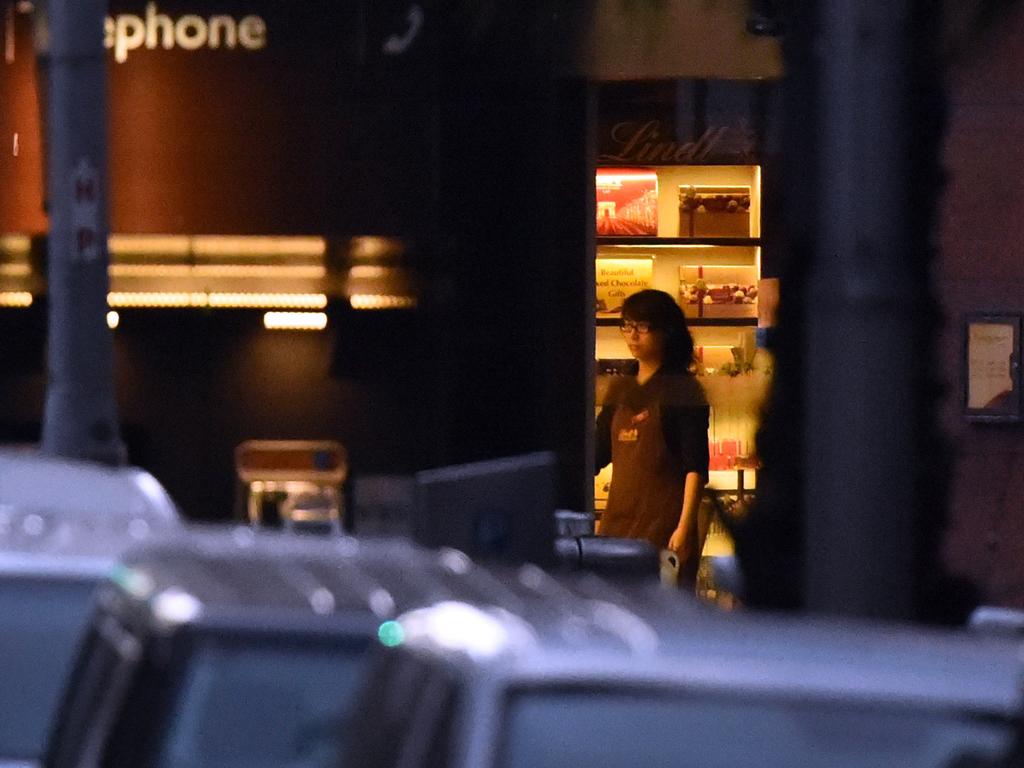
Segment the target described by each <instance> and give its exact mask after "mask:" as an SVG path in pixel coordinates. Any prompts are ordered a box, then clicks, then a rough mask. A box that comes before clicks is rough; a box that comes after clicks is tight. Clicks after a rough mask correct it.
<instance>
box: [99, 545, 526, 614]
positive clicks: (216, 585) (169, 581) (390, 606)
mask: <svg viewBox="0 0 1024 768" xmlns="http://www.w3.org/2000/svg"><path fill="white" fill-rule="evenodd" d="M106 589H107V590H108V591H113V592H116V593H117V594H118V595H119V598H118V600H117V603H118V605H119V607H120V609H123V610H129V611H131V612H132V613H133V614H134V616H135V618H136V619H137V620H141V621H143V622H155V623H160V622H161V621H162V620H163V618H165V617H162V616H160V615H158V614H159V612H160V606H161V605H162V604H163V603H161V601H160V600H158V599H156V597H157V596H159V595H172V596H175V600H176V603H175V604H176V605H179V606H180V605H185V604H186V603H187V604H188V605H190V606H192V609H191V610H190V611H188V612H186V613H187V616H186V617H185V618H184V619H182V621H183V622H187V623H192V624H202V623H217V622H219V621H221V620H224V621H228V622H230V623H235V624H237V623H238V622H242V623H245V622H249V621H255V620H257V619H259V620H271V621H276V620H280V621H283V622H286V623H287V622H292V623H293V624H294V623H296V622H299V623H301V622H302V621H313V622H316V623H317V625H322V624H323V623H324V621H327V620H330V619H331V618H339V619H351V618H353V617H362V618H364V619H365V620H366V621H367V622H369V624H368V626H369V625H372V626H373V627H376V623H374V622H381V621H384V620H387V619H391V618H394V617H395V616H397V615H398V613H400V612H401V611H405V610H409V609H411V608H414V607H418V606H423V605H429V604H431V603H434V602H438V601H440V600H446V599H449V600H452V599H462V600H470V601H474V602H484V603H491V602H502V601H506V600H507V599H508V594H507V590H506V589H505V587H504V586H503V584H502V583H501V580H500V579H499V578H498V577H496V576H494V575H493V574H491V573H490V572H488V571H485V570H484V569H482V568H480V567H479V566H477V565H474V564H473V563H472V562H471V561H470V560H469V558H468V557H466V556H465V555H464V554H462V553H460V552H457V551H455V550H428V549H424V548H422V547H418V546H416V545H414V544H413V543H411V542H410V541H408V540H406V539H399V538H380V539H356V538H353V537H348V536H330V537H326V536H312V535H302V534H297V533H286V532H278V531H267V530H260V529H253V528H249V527H245V526H207V527H205V528H200V527H196V526H192V527H190V528H187V529H183V530H182V531H181V532H180V533H179V534H177V535H170V536H166V537H162V538H161V539H160V540H159V541H156V542H155V543H154V544H153V545H151V546H144V547H141V548H139V549H136V550H133V551H132V552H130V553H129V554H128V555H127V556H126V557H125V558H124V561H123V565H122V568H121V569H119V573H118V574H116V575H115V578H113V579H112V580H111V582H110V583H109V585H107V587H106ZM164 602H166V601H164ZM183 615H184V614H183Z"/></svg>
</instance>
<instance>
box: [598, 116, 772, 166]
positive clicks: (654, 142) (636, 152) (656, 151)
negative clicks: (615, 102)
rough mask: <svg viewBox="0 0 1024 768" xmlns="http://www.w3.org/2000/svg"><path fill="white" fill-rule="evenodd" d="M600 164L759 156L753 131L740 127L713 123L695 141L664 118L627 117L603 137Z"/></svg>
mask: <svg viewBox="0 0 1024 768" xmlns="http://www.w3.org/2000/svg"><path fill="white" fill-rule="evenodd" d="M601 149H602V150H604V151H602V152H601V154H600V155H599V156H598V158H597V160H598V162H599V163H644V164H646V165H657V164H659V163H663V164H670V165H675V164H680V165H686V164H708V163H746V162H751V161H753V160H754V159H755V157H756V155H757V144H756V141H755V139H754V134H753V132H752V131H750V130H749V129H747V128H746V127H745V126H744V125H742V123H741V124H740V125H739V126H737V127H733V126H713V127H709V128H708V129H706V130H705V131H704V133H703V134H701V135H700V136H698V137H696V138H694V139H693V140H691V141H680V140H678V139H676V138H674V137H672V133H671V132H670V131H666V130H665V128H664V126H663V125H662V123H661V121H660V120H647V121H644V122H638V121H632V120H626V121H623V122H620V123H616V124H615V125H613V126H612V127H611V130H610V131H608V134H607V135H606V136H605V137H603V141H602V147H601Z"/></svg>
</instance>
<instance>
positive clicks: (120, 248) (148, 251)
mask: <svg viewBox="0 0 1024 768" xmlns="http://www.w3.org/2000/svg"><path fill="white" fill-rule="evenodd" d="M107 250H109V251H110V254H111V255H112V256H123V255H127V254H131V255H135V256H163V257H171V256H179V257H180V256H188V255H189V253H191V250H192V245H191V238H189V237H188V236H186V235H110V236H109V237H108V238H107Z"/></svg>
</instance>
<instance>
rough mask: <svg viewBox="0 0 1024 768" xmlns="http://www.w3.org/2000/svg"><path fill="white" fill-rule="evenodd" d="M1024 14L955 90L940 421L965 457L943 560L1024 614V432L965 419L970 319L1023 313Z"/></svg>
mask: <svg viewBox="0 0 1024 768" xmlns="http://www.w3.org/2000/svg"><path fill="white" fill-rule="evenodd" d="M1022 50H1024V9H1021V8H1017V9H1016V10H1015V11H1014V12H1013V13H1012V14H1009V15H1008V16H1007V17H1006V18H1005V19H1003V20H1002V21H1001V23H1000V25H999V27H998V28H997V29H996V30H995V32H993V33H992V34H991V37H990V38H989V39H986V40H985V41H984V42H983V44H982V45H979V46H978V47H977V50H975V51H974V52H973V53H972V54H971V55H969V56H968V57H967V58H965V59H964V60H962V61H960V62H959V63H958V65H957V67H956V69H955V71H954V73H953V76H952V78H951V81H950V105H949V106H950V114H949V118H950V120H949V126H948V133H947V141H946V150H945V165H946V169H947V173H948V185H947V189H946V193H945V197H944V201H943V206H942V214H941V229H940V245H941V258H940V262H939V265H938V270H937V279H938V281H937V288H938V291H939V295H940V296H941V298H942V300H943V302H944V305H945V308H946V317H947V324H946V327H945V328H944V329H943V330H942V331H941V335H940V361H941V364H942V366H943V371H942V373H943V374H944V376H945V379H946V382H947V384H948V387H949V389H948V395H947V398H946V401H945V407H944V410H943V413H942V419H943V423H944V426H945V428H946V430H947V432H948V434H949V435H950V437H951V438H952V441H953V445H954V448H955V450H956V464H955V473H954V477H953V478H952V481H953V486H952V497H951V502H950V503H951V508H950V526H949V530H948V533H947V538H946V547H945V554H946V559H947V562H948V563H949V565H950V566H951V567H952V569H953V570H955V571H957V572H959V573H963V574H965V575H968V576H970V577H971V578H972V579H973V580H974V581H975V582H976V583H977V584H978V585H979V586H980V587H981V588H982V589H983V591H984V595H985V599H986V600H987V601H988V602H990V603H996V604H1001V605H1012V606H1018V607H1024V424H1022V425H1005V424H998V425H997V424H976V423H970V422H967V421H966V420H965V419H964V418H963V416H962V408H961V405H962V400H963V388H964V372H963V347H964V328H963V321H964V316H965V314H967V313H970V312H979V311H1010V312H1022V313H1024V55H1021V51H1022Z"/></svg>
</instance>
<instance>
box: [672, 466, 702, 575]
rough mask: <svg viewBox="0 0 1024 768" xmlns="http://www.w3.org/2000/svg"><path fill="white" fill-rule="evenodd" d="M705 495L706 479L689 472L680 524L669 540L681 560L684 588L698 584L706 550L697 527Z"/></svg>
mask: <svg viewBox="0 0 1024 768" xmlns="http://www.w3.org/2000/svg"><path fill="white" fill-rule="evenodd" d="M703 494H704V477H703V476H702V475H701V474H700V473H699V472H687V473H686V485H685V487H684V489H683V508H682V510H680V512H679V524H678V525H677V526H676V529H675V530H674V531H672V535H671V536H670V537H669V540H668V548H669V549H671V550H672V551H673V552H675V553H676V556H677V557H678V558H679V583H680V584H681V585H684V586H693V584H694V583H696V581H697V566H699V565H700V555H701V550H702V549H703V548H704V542H703V541H700V532H699V527H698V525H697V514H698V512H699V510H700V500H701V496H703Z"/></svg>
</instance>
